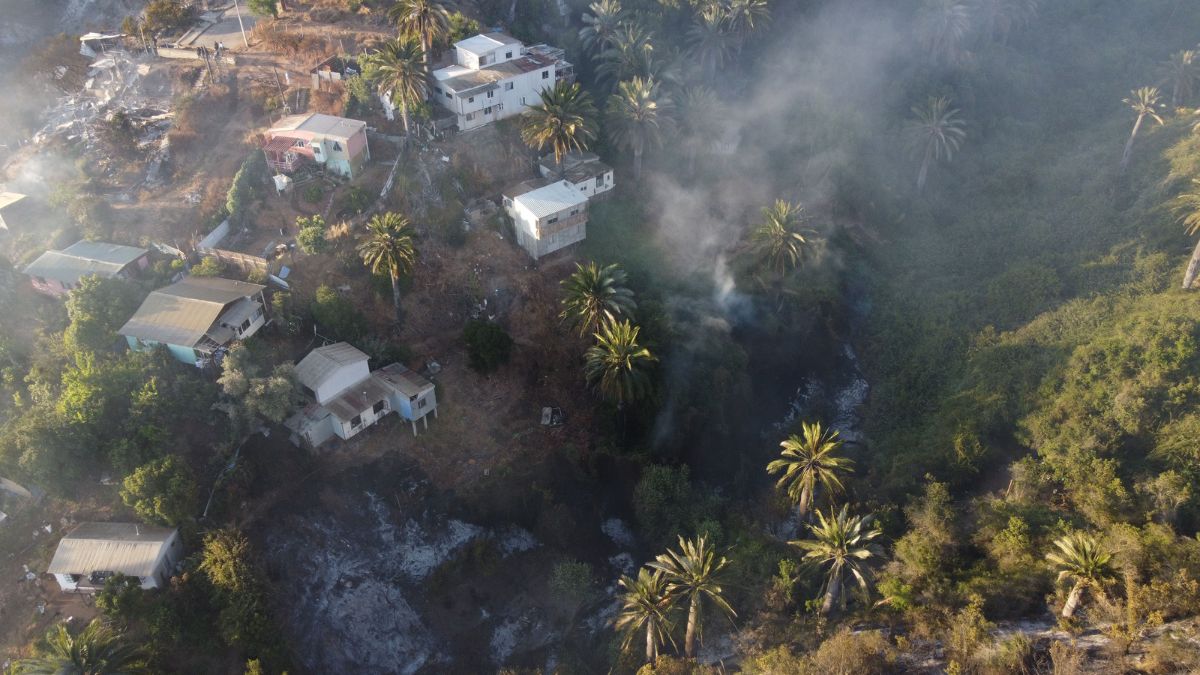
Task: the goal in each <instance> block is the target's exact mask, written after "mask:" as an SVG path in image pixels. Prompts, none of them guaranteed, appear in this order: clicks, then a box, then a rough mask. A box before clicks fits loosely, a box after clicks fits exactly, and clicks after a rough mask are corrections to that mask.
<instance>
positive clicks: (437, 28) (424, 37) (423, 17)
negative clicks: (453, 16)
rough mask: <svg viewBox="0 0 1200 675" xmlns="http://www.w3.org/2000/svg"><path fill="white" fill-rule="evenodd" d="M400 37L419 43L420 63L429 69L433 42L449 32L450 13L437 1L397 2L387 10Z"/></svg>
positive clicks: (402, 0) (410, 0)
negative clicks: (412, 39) (398, 30)
mask: <svg viewBox="0 0 1200 675" xmlns="http://www.w3.org/2000/svg"><path fill="white" fill-rule="evenodd" d="M388 18H389V19H391V20H392V21H394V22H395V23H396V26H397V27H398V28H399V29H400V35H401V36H402V37H408V38H415V39H417V40H419V41H420V43H421V62H422V63H423V64H424V65H425V69H426V71H428V69H429V59H430V52H431V51H432V50H433V42H434V41H435V40H437V39H438V38H440V37H441V36H443V35H445V34H446V33H447V32H449V30H450V13H449V12H447V11H446V8H445V7H444V6H443V5H442V3H440V2H437V0H399V2H397V3H396V4H395V5H392V8H391V9H389V10H388Z"/></svg>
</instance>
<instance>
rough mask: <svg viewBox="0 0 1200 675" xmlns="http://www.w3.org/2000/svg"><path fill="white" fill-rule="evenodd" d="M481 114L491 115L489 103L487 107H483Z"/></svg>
mask: <svg viewBox="0 0 1200 675" xmlns="http://www.w3.org/2000/svg"><path fill="white" fill-rule="evenodd" d="M483 114H484V115H491V114H492V106H490V105H489V106H488V107H486V108H484V109H483Z"/></svg>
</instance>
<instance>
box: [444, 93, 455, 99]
mask: <svg viewBox="0 0 1200 675" xmlns="http://www.w3.org/2000/svg"><path fill="white" fill-rule="evenodd" d="M446 98H454V97H453V96H451V95H450V92H446Z"/></svg>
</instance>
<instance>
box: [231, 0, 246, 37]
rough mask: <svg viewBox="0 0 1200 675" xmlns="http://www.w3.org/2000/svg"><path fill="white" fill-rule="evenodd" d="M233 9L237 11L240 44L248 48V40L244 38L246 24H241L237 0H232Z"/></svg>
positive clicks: (240, 11) (239, 7)
mask: <svg viewBox="0 0 1200 675" xmlns="http://www.w3.org/2000/svg"><path fill="white" fill-rule="evenodd" d="M233 11H235V12H237V18H238V28H240V29H241V31H242V44H244V45H246V49H250V41H249V40H247V39H246V26H245V25H243V24H242V8H241V5H239V4H238V0H233Z"/></svg>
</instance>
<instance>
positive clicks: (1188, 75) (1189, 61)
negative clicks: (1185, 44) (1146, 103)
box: [1162, 49, 1200, 108]
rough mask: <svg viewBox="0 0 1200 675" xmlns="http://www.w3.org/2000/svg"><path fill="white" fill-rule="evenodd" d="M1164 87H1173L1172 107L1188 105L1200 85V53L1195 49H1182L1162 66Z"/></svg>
mask: <svg viewBox="0 0 1200 675" xmlns="http://www.w3.org/2000/svg"><path fill="white" fill-rule="evenodd" d="M1162 71H1163V79H1162V83H1163V84H1164V85H1169V86H1170V87H1171V107H1172V108H1175V107H1178V106H1179V105H1181V104H1183V103H1186V102H1187V101H1188V100H1190V99H1191V98H1192V96H1194V95H1195V93H1196V85H1197V84H1200V53H1198V52H1196V51H1195V50H1193V49H1182V50H1180V51H1177V52H1175V53H1174V54H1172V55H1171V58H1170V59H1168V60H1167V62H1166V63H1164V64H1163V65H1162Z"/></svg>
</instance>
